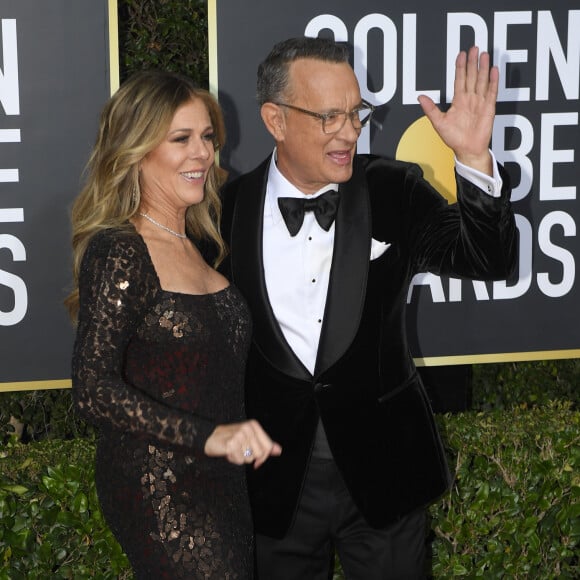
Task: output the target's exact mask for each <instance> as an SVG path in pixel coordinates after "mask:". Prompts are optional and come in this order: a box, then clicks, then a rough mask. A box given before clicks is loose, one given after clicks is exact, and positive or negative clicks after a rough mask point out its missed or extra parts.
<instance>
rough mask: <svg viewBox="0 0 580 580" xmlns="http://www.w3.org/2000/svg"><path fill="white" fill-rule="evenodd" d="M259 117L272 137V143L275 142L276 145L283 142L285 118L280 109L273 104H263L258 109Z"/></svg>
mask: <svg viewBox="0 0 580 580" xmlns="http://www.w3.org/2000/svg"><path fill="white" fill-rule="evenodd" d="M260 115H262V121H264V125H266V129H268V131H269V132H270V134H271V135H272V137H274V141H276V143H279V142H280V141H284V136H285V134H286V117H285V116H284V113H283V112H282V109H281V108H280V107H279V106H278V105H275V104H274V103H264V104H263V105H262V107H261V108H260Z"/></svg>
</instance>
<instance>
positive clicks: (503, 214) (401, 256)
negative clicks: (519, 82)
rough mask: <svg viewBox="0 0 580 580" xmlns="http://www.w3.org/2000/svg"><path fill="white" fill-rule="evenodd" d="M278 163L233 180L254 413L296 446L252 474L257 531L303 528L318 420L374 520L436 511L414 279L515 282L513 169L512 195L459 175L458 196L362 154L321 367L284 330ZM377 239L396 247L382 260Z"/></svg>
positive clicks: (436, 444)
mask: <svg viewBox="0 0 580 580" xmlns="http://www.w3.org/2000/svg"><path fill="white" fill-rule="evenodd" d="M269 163H270V159H267V160H266V161H265V162H264V163H262V164H261V165H260V166H259V167H258V168H257V169H255V170H254V171H252V172H250V173H248V174H246V175H243V176H241V177H239V178H238V179H237V180H235V181H233V182H232V183H231V184H229V185H227V186H226V187H225V189H224V192H223V193H224V207H223V222H222V233H223V234H224V237H225V239H226V241H227V243H228V244H229V245H230V248H231V254H230V256H229V258H228V260H227V261H226V264H225V270H226V271H227V273H228V274H229V275H230V276H231V278H232V281H233V283H234V284H235V285H236V286H237V287H238V288H239V289H240V290H241V291H242V293H243V294H244V296H245V298H246V300H247V301H248V303H249V305H250V310H251V312H252V316H253V319H254V336H253V343H252V347H251V350H250V355H249V360H248V365H247V377H246V410H247V413H248V416H249V417H254V418H256V419H258V420H259V421H260V423H261V424H262V425H263V427H264V428H265V429H266V431H267V432H268V433H269V434H270V436H271V437H272V438H273V439H274V440H276V441H278V442H279V443H280V444H281V445H282V447H283V453H282V455H281V457H279V458H271V459H269V460H268V461H267V462H266V463H265V464H264V465H263V466H262V467H260V469H258V470H255V471H254V470H250V474H249V484H250V498H251V501H252V507H253V512H254V524H255V528H256V530H257V531H258V532H260V533H263V534H266V535H270V536H273V537H282V536H283V535H284V534H285V533H286V531H287V530H288V528H289V526H290V525H291V523H292V520H293V516H294V514H295V510H296V506H297V503H298V499H299V496H300V490H301V486H302V483H303V479H304V476H305V470H306V467H307V464H308V460H309V457H310V454H311V451H312V446H313V441H314V435H315V431H316V426H317V423H318V420H319V418H321V419H322V422H323V425H324V428H325V431H326V435H327V438H328V442H329V445H330V449H331V450H332V454H333V456H334V459H335V461H336V464H337V465H338V468H339V469H340V472H341V473H342V475H343V477H344V480H345V482H346V485H347V486H348V489H349V490H350V493H351V495H352V497H353V499H354V501H355V502H356V504H357V506H358V507H359V509H360V510H361V512H362V514H363V515H364V517H365V518H366V519H367V521H368V522H369V524H370V525H372V526H374V527H383V526H385V525H387V524H388V523H390V522H393V521H395V520H396V519H398V518H399V517H401V516H403V515H405V514H407V513H409V512H410V511H412V510H414V509H416V508H418V507H420V506H425V505H427V504H428V503H429V502H431V501H433V500H434V499H436V498H437V497H438V496H440V495H441V494H442V493H443V492H445V490H446V489H447V488H448V486H449V484H450V475H449V470H448V467H447V463H446V460H445V454H444V450H443V447H442V444H441V441H440V438H439V435H438V433H437V428H436V426H435V422H434V418H433V413H432V411H431V408H430V404H429V401H428V399H427V396H426V394H425V390H424V387H423V385H422V384H421V380H420V378H419V376H418V374H417V371H416V368H415V365H414V363H413V359H412V357H411V354H410V352H409V348H408V344H407V333H406V329H405V308H406V297H407V290H408V286H409V283H410V281H411V279H412V277H413V276H414V275H415V274H417V273H419V272H426V271H430V272H433V273H435V274H452V275H453V276H455V277H468V278H476V279H487V280H489V279H505V278H506V277H507V276H508V275H509V274H510V273H511V271H512V269H513V268H514V266H515V264H516V259H517V255H516V254H517V234H516V228H515V221H514V216H513V213H512V210H511V205H510V202H509V193H510V190H509V186H508V185H507V184H508V177H507V174H506V173H505V172H504V171H503V169H502V168H500V171H502V178H503V180H504V187H503V191H502V195H501V197H500V198H492V197H491V196H489V195H487V194H486V193H484V192H482V191H481V190H480V189H478V188H476V187H475V186H473V185H471V184H470V183H468V182H467V181H465V180H463V179H462V178H460V177H458V178H457V187H458V203H457V204H453V205H448V204H447V202H446V200H445V199H444V198H442V197H441V196H440V195H439V194H438V193H437V192H436V191H435V190H434V189H433V188H432V187H431V186H430V185H429V184H428V183H427V182H426V181H425V180H424V179H423V177H422V173H421V170H420V168H419V167H418V166H417V165H413V164H409V163H403V162H399V161H390V160H386V159H382V158H379V157H374V156H369V155H357V156H356V157H355V160H354V168H353V176H352V178H351V179H350V181H348V182H347V183H344V184H342V185H341V186H340V188H339V191H340V195H341V200H340V205H339V210H338V215H337V218H336V232H335V246H334V255H333V261H332V270H331V275H330V283H329V290H328V297H327V304H326V311H325V317H324V323H323V328H322V334H321V338H320V344H319V350H318V355H317V362H316V369H315V372H314V376H312V375H311V374H310V373H309V372H308V371H307V370H306V369H305V368H304V366H303V365H302V363H301V362H300V361H299V360H298V359H297V357H296V356H295V355H294V353H293V352H292V350H291V349H290V347H289V345H288V343H287V342H286V340H285V339H284V336H283V334H282V331H281V330H280V328H279V326H278V324H277V322H276V319H275V317H274V315H273V312H272V308H271V306H270V303H269V300H268V295H267V291H266V285H265V280H264V274H263V264H262V220H263V205H264V197H265V192H266V179H267V174H268V166H269ZM371 238H374V239H376V240H379V241H384V242H387V243H390V244H391V246H390V247H389V248H388V250H387V251H386V252H385V253H384V254H383V255H382V256H380V257H379V258H377V259H376V260H373V261H370V249H371Z"/></svg>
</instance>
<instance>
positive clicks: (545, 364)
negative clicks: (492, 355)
mask: <svg viewBox="0 0 580 580" xmlns="http://www.w3.org/2000/svg"><path fill="white" fill-rule="evenodd" d="M579 383H580V359H563V360H545V361H533V362H513V363H502V364H482V365H473V408H474V409H477V410H481V411H485V410H492V409H509V408H511V407H513V406H518V405H521V404H527V405H528V406H535V405H545V404H547V403H548V402H549V401H554V400H557V399H559V400H563V401H570V402H572V403H573V404H574V405H575V406H576V407H577V406H578V403H579V402H580V389H579V388H578V384H579Z"/></svg>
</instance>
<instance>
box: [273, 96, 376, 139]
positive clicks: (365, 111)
mask: <svg viewBox="0 0 580 580" xmlns="http://www.w3.org/2000/svg"><path fill="white" fill-rule="evenodd" d="M274 105H278V106H279V107H286V108H288V109H293V110H294V111H298V112H299V113H304V114H305V115H310V116H311V117H314V118H315V119H320V121H322V131H323V132H324V133H325V134H326V135H332V134H334V133H338V132H339V131H340V130H341V129H342V128H343V127H344V124H345V123H346V118H347V117H348V118H349V119H350V122H351V123H352V126H353V127H354V128H355V129H356V130H357V131H359V130H360V129H362V128H363V127H366V125H368V123H369V121H370V120H371V116H372V114H373V112H374V110H375V109H376V107H375V106H374V105H371V104H370V103H369V102H367V101H365V100H364V99H363V100H362V101H361V104H360V105H359V106H358V107H356V108H355V109H353V110H352V111H332V112H331V113H315V112H314V111H308V110H307V109H302V108H301V107H296V106H295V105H289V104H287V103H274Z"/></svg>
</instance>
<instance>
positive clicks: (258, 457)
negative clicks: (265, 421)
mask: <svg viewBox="0 0 580 580" xmlns="http://www.w3.org/2000/svg"><path fill="white" fill-rule="evenodd" d="M204 452H205V454H206V455H208V456H209V457H225V458H226V459H227V460H228V461H229V462H230V463H235V464H236V465H242V464H244V463H253V464H254V468H255V469H257V468H258V467H260V465H262V464H263V463H264V462H265V461H266V460H267V459H268V457H270V456H277V455H280V454H281V453H282V447H280V445H278V443H275V442H274V441H272V439H270V437H269V436H268V434H267V433H266V432H265V431H264V429H262V426H261V425H260V423H258V421H256V420H254V419H250V420H249V421H243V422H241V423H228V424H226V425H218V426H217V427H216V428H215V429H214V430H213V433H212V434H211V435H210V436H209V437H208V439H207V441H206V442H205V447H204Z"/></svg>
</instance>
